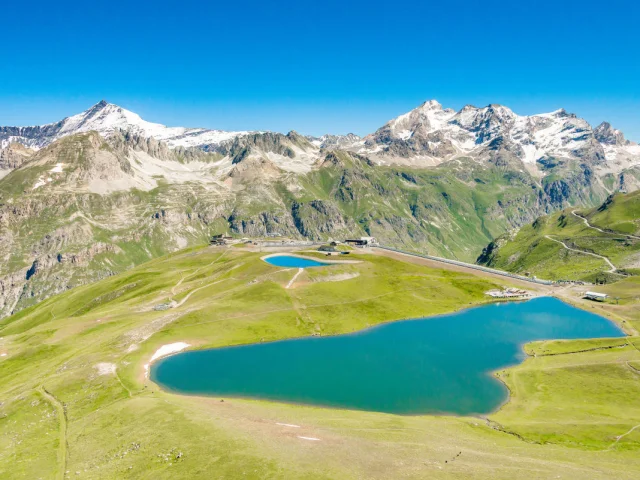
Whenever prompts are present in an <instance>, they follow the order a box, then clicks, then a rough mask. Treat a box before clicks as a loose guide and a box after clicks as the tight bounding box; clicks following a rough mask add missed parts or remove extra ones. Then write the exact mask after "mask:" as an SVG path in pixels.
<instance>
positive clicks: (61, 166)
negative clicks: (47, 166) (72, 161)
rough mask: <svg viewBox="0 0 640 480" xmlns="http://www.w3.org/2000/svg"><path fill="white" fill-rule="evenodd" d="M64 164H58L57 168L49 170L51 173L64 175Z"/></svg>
mask: <svg viewBox="0 0 640 480" xmlns="http://www.w3.org/2000/svg"><path fill="white" fill-rule="evenodd" d="M63 167H64V163H56V166H55V167H53V168H52V169H51V170H49V171H50V172H51V173H62V170H63Z"/></svg>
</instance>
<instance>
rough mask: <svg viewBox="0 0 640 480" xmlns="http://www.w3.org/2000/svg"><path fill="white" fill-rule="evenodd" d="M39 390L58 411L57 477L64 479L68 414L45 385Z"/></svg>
mask: <svg viewBox="0 0 640 480" xmlns="http://www.w3.org/2000/svg"><path fill="white" fill-rule="evenodd" d="M38 392H40V394H41V395H42V396H43V397H44V398H45V399H46V400H47V401H48V402H49V403H50V404H51V405H53V407H54V408H55V409H56V411H57V412H58V422H59V423H60V441H59V442H58V464H59V466H58V474H57V475H56V478H59V479H62V480H64V478H65V472H66V471H67V414H66V413H65V411H64V406H63V405H62V404H61V403H60V402H59V401H58V399H57V398H56V397H54V396H53V395H51V394H50V393H49V392H48V391H47V390H46V389H45V388H44V387H43V386H40V387H39V388H38Z"/></svg>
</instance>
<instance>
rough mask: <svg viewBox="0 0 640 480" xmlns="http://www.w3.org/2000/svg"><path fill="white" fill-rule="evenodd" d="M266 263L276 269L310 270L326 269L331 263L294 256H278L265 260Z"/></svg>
mask: <svg viewBox="0 0 640 480" xmlns="http://www.w3.org/2000/svg"><path fill="white" fill-rule="evenodd" d="M264 261H265V262H267V263H269V264H271V265H274V266H276V267H288V268H308V267H326V266H328V265H331V264H330V263H322V262H316V261H315V260H310V259H308V258H300V257H295V256H293V255H276V256H273V257H268V258H265V259H264Z"/></svg>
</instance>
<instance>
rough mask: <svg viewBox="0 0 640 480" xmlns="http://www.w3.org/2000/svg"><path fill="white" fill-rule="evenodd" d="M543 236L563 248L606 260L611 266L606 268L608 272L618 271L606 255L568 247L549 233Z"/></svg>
mask: <svg viewBox="0 0 640 480" xmlns="http://www.w3.org/2000/svg"><path fill="white" fill-rule="evenodd" d="M544 237H545V238H547V239H549V240H551V241H552V242H556V243H559V244H560V245H562V246H563V247H564V248H566V249H567V250H571V251H572V252H577V253H582V254H584V255H591V256H592V257H596V258H600V259H602V260H604V261H605V262H607V264H608V265H609V267H611V268H610V269H609V270H607V271H608V272H609V273H616V272H617V271H618V269H617V268H616V266H615V265H614V264H613V263H611V260H609V259H608V258H607V257H603V256H602V255H598V254H597V253H591V252H585V251H584V250H576V249H575V248H571V247H568V246H567V244H566V243H564V242H563V241H561V240H558V239H555V238H552V237H551V235H545V236H544ZM616 275H620V274H619V273H616Z"/></svg>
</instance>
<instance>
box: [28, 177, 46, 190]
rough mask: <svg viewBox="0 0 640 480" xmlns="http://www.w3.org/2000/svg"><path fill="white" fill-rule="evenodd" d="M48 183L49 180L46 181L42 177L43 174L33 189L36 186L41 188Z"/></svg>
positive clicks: (34, 187)
mask: <svg viewBox="0 0 640 480" xmlns="http://www.w3.org/2000/svg"><path fill="white" fill-rule="evenodd" d="M46 184H47V182H45V181H44V178H42V176H40V177H39V178H38V181H37V182H36V184H35V185H34V186H33V188H32V189H31V190H35V189H36V188H39V187H41V186H43V185H46Z"/></svg>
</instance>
